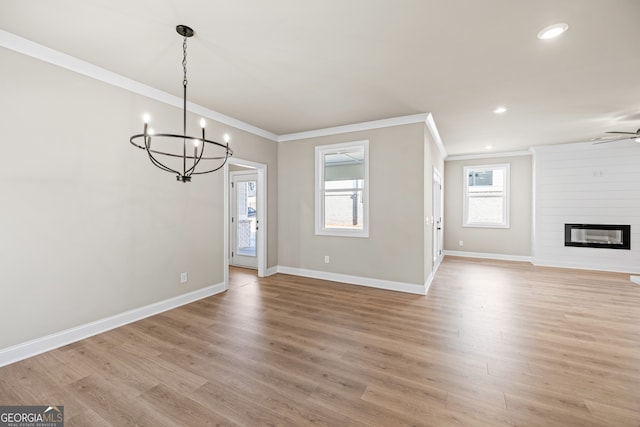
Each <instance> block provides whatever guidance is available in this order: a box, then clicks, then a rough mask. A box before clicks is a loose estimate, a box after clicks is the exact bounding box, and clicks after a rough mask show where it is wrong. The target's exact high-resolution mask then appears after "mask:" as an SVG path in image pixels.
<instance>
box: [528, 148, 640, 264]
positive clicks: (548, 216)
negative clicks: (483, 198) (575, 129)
mask: <svg viewBox="0 0 640 427" xmlns="http://www.w3.org/2000/svg"><path fill="white" fill-rule="evenodd" d="M533 150H534V164H535V166H534V192H533V194H534V224H533V263H534V264H536V265H547V266H557V267H570V268H582V269H592V270H605V271H619V272H626V273H636V274H637V273H640V143H636V142H633V141H620V142H611V143H607V144H598V145H594V144H592V143H581V144H563V145H553V146H542V147H536V148H534V149H533ZM565 223H577V224H630V225H631V250H619V249H601V248H580V247H565V246H564V224H565Z"/></svg>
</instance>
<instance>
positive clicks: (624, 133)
mask: <svg viewBox="0 0 640 427" xmlns="http://www.w3.org/2000/svg"><path fill="white" fill-rule="evenodd" d="M605 133H619V134H621V135H637V133H636V132H615V131H614V132H605Z"/></svg>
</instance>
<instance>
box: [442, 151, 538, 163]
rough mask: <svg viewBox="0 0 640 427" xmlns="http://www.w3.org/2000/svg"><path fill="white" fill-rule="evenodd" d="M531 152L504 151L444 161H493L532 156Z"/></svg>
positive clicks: (449, 158)
mask: <svg viewBox="0 0 640 427" xmlns="http://www.w3.org/2000/svg"><path fill="white" fill-rule="evenodd" d="M532 155H533V151H532V150H531V149H529V150H522V151H505V152H503V153H482V154H467V155H461V156H449V157H447V158H446V159H445V160H446V161H447V162H450V161H455V160H475V159H494V158H501V157H520V156H532Z"/></svg>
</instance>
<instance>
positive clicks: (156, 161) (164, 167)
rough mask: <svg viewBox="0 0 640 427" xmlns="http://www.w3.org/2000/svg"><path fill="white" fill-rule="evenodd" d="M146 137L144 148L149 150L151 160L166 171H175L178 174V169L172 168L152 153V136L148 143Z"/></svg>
mask: <svg viewBox="0 0 640 427" xmlns="http://www.w3.org/2000/svg"><path fill="white" fill-rule="evenodd" d="M146 138H147V137H145V144H144V149H145V151H146V152H147V155H148V156H149V160H151V163H153V164H154V165H155V166H156V167H157V168H160V169H162V170H164V171H166V172H174V173H177V174H180V173H179V172H178V171H175V170H173V169H171V168H170V167H169V166H167V165H165V164H164V163H162V162H161V161H160V160H158V159H156V158H155V157H154V156H153V154H151V149H150V148H149V147H150V145H151V138H149V143H148V144H147V142H146Z"/></svg>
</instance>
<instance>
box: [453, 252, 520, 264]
mask: <svg viewBox="0 0 640 427" xmlns="http://www.w3.org/2000/svg"><path fill="white" fill-rule="evenodd" d="M444 254H445V255H451V256H459V257H465V258H485V259H496V260H500V261H519V262H531V257H530V256H524V255H505V254H491V253H484V252H465V251H450V250H446V251H444Z"/></svg>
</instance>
